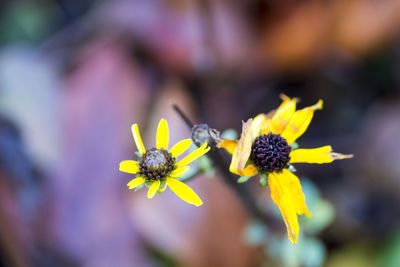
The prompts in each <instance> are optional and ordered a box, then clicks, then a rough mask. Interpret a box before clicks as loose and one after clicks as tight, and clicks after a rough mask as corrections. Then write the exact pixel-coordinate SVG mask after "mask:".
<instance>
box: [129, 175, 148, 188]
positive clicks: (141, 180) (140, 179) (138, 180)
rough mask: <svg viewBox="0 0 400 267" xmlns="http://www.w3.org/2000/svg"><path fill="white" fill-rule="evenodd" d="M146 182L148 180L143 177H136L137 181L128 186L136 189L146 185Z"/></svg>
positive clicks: (134, 180) (132, 181)
mask: <svg viewBox="0 0 400 267" xmlns="http://www.w3.org/2000/svg"><path fill="white" fill-rule="evenodd" d="M145 181H146V179H144V178H143V177H140V176H139V177H136V178H135V179H133V180H131V181H130V182H129V183H128V184H127V186H128V187H129V189H134V188H136V187H138V186H139V185H142V184H144V182H145Z"/></svg>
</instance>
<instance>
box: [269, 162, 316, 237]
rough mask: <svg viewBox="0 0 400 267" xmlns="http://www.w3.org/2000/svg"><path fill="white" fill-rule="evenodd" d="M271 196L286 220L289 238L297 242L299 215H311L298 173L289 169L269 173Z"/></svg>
mask: <svg viewBox="0 0 400 267" xmlns="http://www.w3.org/2000/svg"><path fill="white" fill-rule="evenodd" d="M268 184H269V187H270V190H271V198H272V200H273V201H274V203H275V204H276V205H277V206H278V208H279V210H280V212H281V214H282V217H283V220H284V221H285V225H286V229H287V233H288V237H289V240H290V241H291V242H292V243H296V242H297V239H298V235H299V223H298V218H297V215H301V214H304V215H306V216H308V217H309V216H311V212H310V211H309V210H308V208H307V204H306V201H305V196H304V193H303V191H302V189H301V184H300V181H299V179H298V178H297V176H296V175H294V174H293V173H292V172H290V171H289V170H287V169H284V170H283V171H282V172H280V173H277V172H273V173H270V174H269V175H268Z"/></svg>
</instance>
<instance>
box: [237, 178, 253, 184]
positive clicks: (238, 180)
mask: <svg viewBox="0 0 400 267" xmlns="http://www.w3.org/2000/svg"><path fill="white" fill-rule="evenodd" d="M251 177H252V176H240V177H239V179H237V182H238V184H243V183H245V182H247V181H248V180H249V179H250V178H251Z"/></svg>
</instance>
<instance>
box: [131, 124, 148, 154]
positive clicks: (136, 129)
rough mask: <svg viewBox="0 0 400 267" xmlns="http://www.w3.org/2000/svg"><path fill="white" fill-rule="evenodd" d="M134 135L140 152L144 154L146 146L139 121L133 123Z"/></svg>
mask: <svg viewBox="0 0 400 267" xmlns="http://www.w3.org/2000/svg"><path fill="white" fill-rule="evenodd" d="M132 135H133V139H134V140H135V144H136V147H137V149H138V150H139V152H140V154H142V155H144V154H145V153H146V148H145V147H144V145H143V141H142V137H141V136H140V131H139V126H138V125H137V123H135V124H133V125H132Z"/></svg>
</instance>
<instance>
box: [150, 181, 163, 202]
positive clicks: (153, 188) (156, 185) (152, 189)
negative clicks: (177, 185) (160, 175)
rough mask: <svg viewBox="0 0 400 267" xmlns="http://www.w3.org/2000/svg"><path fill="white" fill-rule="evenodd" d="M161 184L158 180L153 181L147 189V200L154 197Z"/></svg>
mask: <svg viewBox="0 0 400 267" xmlns="http://www.w3.org/2000/svg"><path fill="white" fill-rule="evenodd" d="M160 186H161V182H160V180H156V181H154V182H153V183H152V184H151V185H150V188H149V191H147V198H153V197H154V195H155V194H156V193H157V191H158V189H160Z"/></svg>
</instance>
